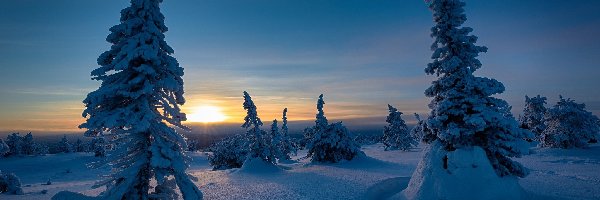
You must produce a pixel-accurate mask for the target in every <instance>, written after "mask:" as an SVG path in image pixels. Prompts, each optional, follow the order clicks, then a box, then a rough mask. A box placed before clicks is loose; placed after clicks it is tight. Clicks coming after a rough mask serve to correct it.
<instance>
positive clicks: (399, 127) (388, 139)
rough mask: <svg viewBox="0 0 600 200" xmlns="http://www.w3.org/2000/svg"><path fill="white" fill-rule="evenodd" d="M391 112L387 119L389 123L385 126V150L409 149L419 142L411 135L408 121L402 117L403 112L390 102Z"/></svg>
mask: <svg viewBox="0 0 600 200" xmlns="http://www.w3.org/2000/svg"><path fill="white" fill-rule="evenodd" d="M388 109H389V112H390V114H389V115H388V116H387V119H386V120H385V121H386V122H387V123H388V125H386V126H385V127H383V139H382V140H383V145H385V150H386V151H387V150H402V151H408V150H410V148H412V147H415V146H417V145H418V144H419V143H418V142H417V141H416V140H415V139H414V138H413V137H412V136H411V135H410V133H409V131H408V127H407V126H406V123H405V122H404V120H403V119H402V112H400V111H398V109H396V108H394V107H393V106H391V105H389V104H388Z"/></svg>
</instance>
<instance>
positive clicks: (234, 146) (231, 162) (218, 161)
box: [208, 134, 248, 170]
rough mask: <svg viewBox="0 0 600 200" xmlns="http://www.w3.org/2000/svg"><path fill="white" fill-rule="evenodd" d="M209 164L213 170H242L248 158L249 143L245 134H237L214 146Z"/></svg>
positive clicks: (209, 156) (209, 157)
mask: <svg viewBox="0 0 600 200" xmlns="http://www.w3.org/2000/svg"><path fill="white" fill-rule="evenodd" d="M210 149H212V154H209V155H208V163H209V164H210V166H212V167H213V170H222V169H231V168H240V167H242V165H243V164H244V161H245V160H246V158H247V157H248V141H247V138H246V137H245V136H244V135H243V134H236V135H233V136H231V137H228V138H225V139H223V140H221V141H219V142H217V143H215V144H213V145H212V146H211V147H210Z"/></svg>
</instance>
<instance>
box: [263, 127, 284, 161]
mask: <svg viewBox="0 0 600 200" xmlns="http://www.w3.org/2000/svg"><path fill="white" fill-rule="evenodd" d="M281 142H282V138H281V132H279V126H278V125H277V120H276V119H274V120H273V123H271V130H270V131H269V141H268V142H267V143H268V145H269V146H271V147H272V148H271V154H272V155H273V156H275V158H277V159H278V158H280V157H285V156H284V155H283V151H282V149H281Z"/></svg>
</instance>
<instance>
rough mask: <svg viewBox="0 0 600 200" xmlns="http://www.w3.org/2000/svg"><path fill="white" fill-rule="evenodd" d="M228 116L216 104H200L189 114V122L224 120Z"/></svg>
mask: <svg viewBox="0 0 600 200" xmlns="http://www.w3.org/2000/svg"><path fill="white" fill-rule="evenodd" d="M226 118H227V117H226V116H225V115H224V114H223V113H222V112H221V108H219V107H216V106H200V107H197V108H196V109H194V110H193V111H192V112H191V113H190V114H188V115H187V121H188V122H204V123H210V122H222V121H225V119H226Z"/></svg>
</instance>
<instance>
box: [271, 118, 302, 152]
mask: <svg viewBox="0 0 600 200" xmlns="http://www.w3.org/2000/svg"><path fill="white" fill-rule="evenodd" d="M282 120H283V121H282V125H281V139H280V140H279V143H277V144H276V145H277V149H279V152H280V154H279V155H278V156H277V158H278V159H279V160H289V159H291V157H290V155H292V154H294V155H295V154H296V153H297V152H298V148H297V147H296V144H295V143H294V141H292V139H291V138H290V135H289V129H288V125H287V123H288V121H287V108H284V109H283V117H282Z"/></svg>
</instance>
